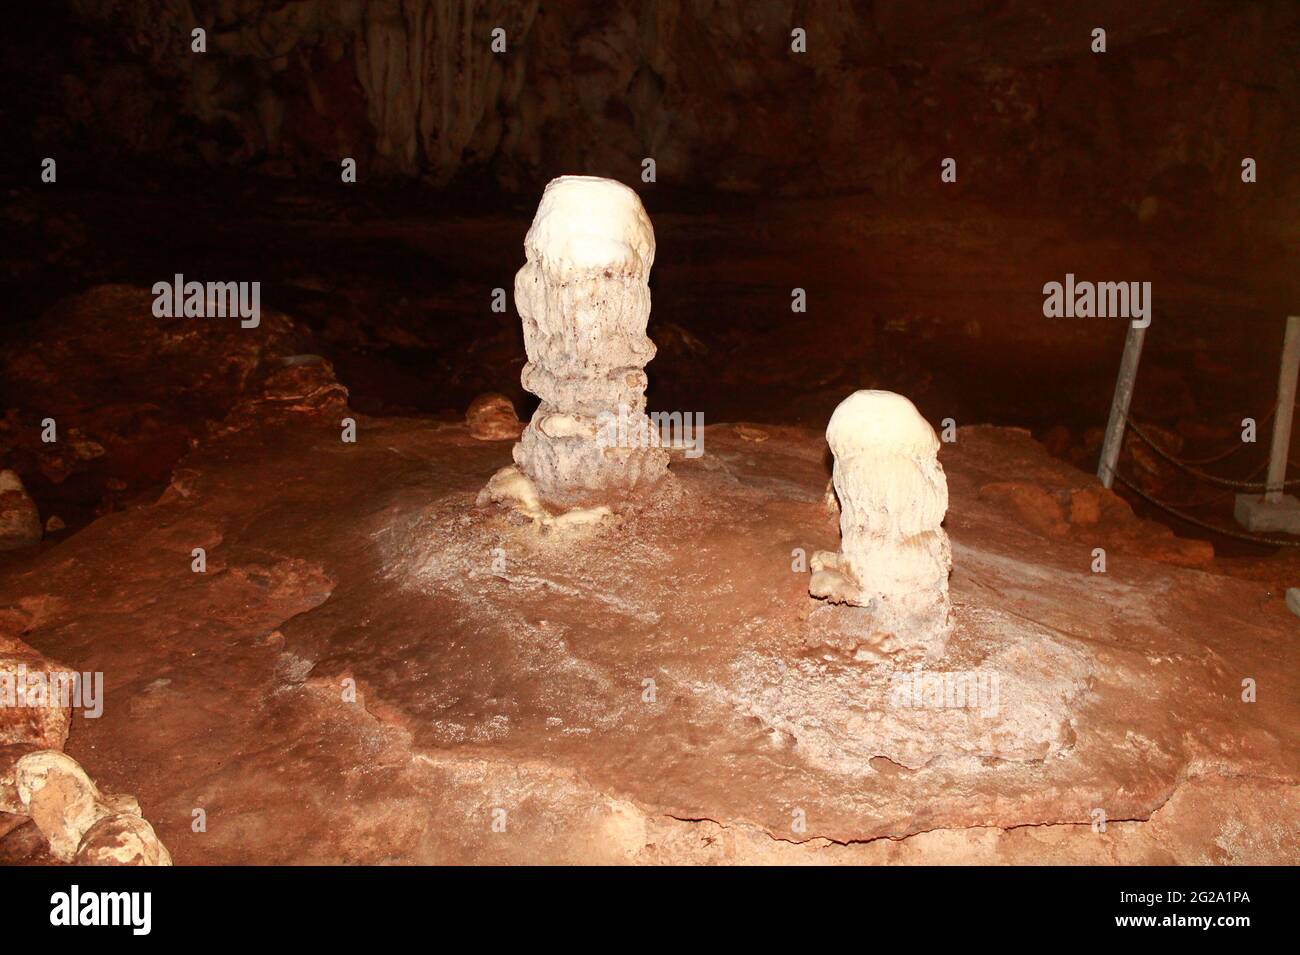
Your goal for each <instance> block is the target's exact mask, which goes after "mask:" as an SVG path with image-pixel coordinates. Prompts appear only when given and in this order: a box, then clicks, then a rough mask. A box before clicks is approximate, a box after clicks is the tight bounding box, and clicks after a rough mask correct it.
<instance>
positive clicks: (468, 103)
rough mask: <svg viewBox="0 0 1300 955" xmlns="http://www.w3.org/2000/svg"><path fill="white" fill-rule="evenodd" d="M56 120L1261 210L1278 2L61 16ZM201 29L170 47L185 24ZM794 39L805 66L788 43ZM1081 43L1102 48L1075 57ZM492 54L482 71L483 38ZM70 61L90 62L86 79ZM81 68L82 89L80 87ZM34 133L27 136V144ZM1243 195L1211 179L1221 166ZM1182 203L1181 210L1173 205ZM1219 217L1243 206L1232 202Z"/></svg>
mask: <svg viewBox="0 0 1300 955" xmlns="http://www.w3.org/2000/svg"><path fill="white" fill-rule="evenodd" d="M68 10H69V12H70V14H71V15H72V17H73V18H74V22H75V24H76V25H77V28H78V29H81V30H84V31H87V35H88V36H90V37H93V40H89V41H87V40H84V39H83V42H82V43H81V44H80V45H79V46H78V47H77V49H76V50H75V51H74V55H73V56H72V57H71V58H67V59H65V60H64V61H63V62H62V64H61V66H60V70H61V73H62V75H61V76H60V78H59V81H58V84H57V86H58V92H59V96H60V98H61V102H62V110H61V112H62V116H61V117H60V119H61V120H63V122H62V123H59V122H53V121H51V122H48V123H46V124H44V128H43V131H42V132H43V134H48V135H49V136H53V137H58V136H60V135H62V136H64V137H67V136H75V137H80V138H81V139H82V140H84V141H88V142H89V144H90V145H91V148H95V149H103V150H126V151H129V152H135V153H148V154H154V155H167V156H171V157H182V158H185V159H188V160H193V161H197V162H200V163H203V164H208V165H226V164H235V165H250V164H251V165H253V166H256V167H258V168H261V169H263V170H265V171H269V172H279V173H282V174H289V173H291V172H300V171H301V170H302V169H303V168H304V167H309V166H313V165H314V166H315V167H316V168H319V169H322V170H323V169H325V168H327V166H329V165H332V166H333V167H334V168H337V161H338V158H339V157H340V156H344V155H350V156H355V157H357V158H358V160H359V161H360V162H361V164H362V172H363V174H364V175H394V176H420V177H423V178H426V179H427V180H428V181H430V182H431V183H433V184H435V185H445V184H447V183H449V182H452V181H453V180H455V179H456V177H457V176H460V175H464V174H468V173H479V174H487V175H489V176H491V177H492V178H493V179H495V180H496V181H497V182H499V183H500V184H501V185H503V186H504V187H506V188H508V189H516V188H523V187H527V188H532V187H535V186H536V184H538V183H540V182H543V181H545V180H546V179H547V178H549V177H550V176H552V175H554V174H557V173H559V172H561V171H565V172H572V171H579V170H581V171H585V172H592V173H597V174H605V175H613V176H616V177H618V178H620V179H624V180H629V179H633V178H634V177H635V176H636V175H637V174H638V173H639V171H640V163H641V160H642V158H643V157H646V156H652V157H654V159H655V160H656V163H657V166H658V180H659V182H660V183H672V184H675V185H691V186H700V187H708V188H718V189H726V190H734V191H738V192H748V193H755V192H781V193H788V194H828V193H836V192H841V191H852V192H870V193H874V194H877V195H880V196H882V197H891V196H894V197H898V196H908V195H911V194H914V193H915V191H916V189H917V187H918V185H921V184H928V183H933V182H937V178H938V177H937V169H938V161H939V160H940V159H941V158H942V157H944V156H949V155H952V156H956V157H958V159H959V162H960V176H959V188H960V189H961V190H969V191H973V192H977V193H982V194H984V195H987V196H988V197H992V198H1006V199H1022V198H1023V199H1031V200H1032V199H1041V200H1050V201H1064V202H1077V203H1096V202H1099V201H1101V202H1106V203H1108V204H1111V205H1117V206H1118V207H1120V208H1128V209H1129V210H1130V211H1134V212H1136V211H1137V210H1138V208H1139V206H1140V204H1141V203H1142V202H1143V201H1148V202H1149V201H1150V199H1149V197H1151V196H1155V197H1158V198H1164V199H1167V200H1168V201H1170V202H1173V203H1175V204H1176V203H1178V202H1179V201H1186V199H1185V197H1186V196H1187V195H1188V194H1189V193H1202V192H1206V191H1208V192H1210V193H1212V194H1214V195H1215V196H1216V197H1217V198H1219V199H1221V200H1223V201H1225V202H1227V203H1229V204H1231V205H1232V206H1234V207H1236V206H1244V205H1245V204H1247V203H1249V202H1252V201H1253V202H1256V203H1259V204H1260V206H1261V209H1262V208H1263V207H1265V206H1272V207H1274V208H1276V204H1277V203H1278V202H1279V200H1280V199H1281V198H1282V197H1286V201H1288V202H1289V201H1290V199H1291V198H1292V197H1294V196H1296V195H1297V194H1300V188H1297V179H1296V173H1295V172H1294V171H1293V170H1292V169H1290V168H1288V167H1289V166H1290V165H1291V164H1290V163H1289V162H1288V160H1287V157H1288V156H1290V155H1294V150H1295V148H1296V146H1297V145H1300V143H1297V142H1296V141H1295V140H1296V138H1297V133H1296V131H1295V129H1294V124H1292V123H1289V122H1288V119H1289V118H1290V117H1292V116H1294V115H1295V109H1296V106H1297V100H1298V99H1300V78H1298V76H1297V68H1296V63H1297V56H1296V54H1297V53H1300V5H1297V4H1295V3H1292V2H1248V3H1243V2H1236V0H1231V2H1214V0H1174V2H1166V0H1150V2H1144V3H1141V4H1133V3H1131V2H1128V0H1101V2H1094V3H1079V4H1076V3H1068V4H1065V3H1042V2H1031V0H983V2H975V0H928V2H925V3H918V2H915V0H819V2H791V0H755V2H746V3H735V2H732V3H722V2H714V0H604V2H577V0H573V2H561V3H554V4H543V3H541V2H540V0H523V2H507V0H459V2H453V0H442V2H438V0H370V2H362V0H289V2H275V0H206V2H205V0H69V7H68ZM196 25H199V26H203V27H205V28H206V29H207V30H208V39H209V47H208V52H207V53H206V54H203V55H197V54H192V53H191V52H190V49H189V37H190V30H191V29H192V28H193V27H194V26H196ZM795 26H802V27H804V28H805V29H806V30H807V31H808V52H807V53H806V54H802V55H800V54H794V53H792V52H791V50H790V30H791V29H792V28H793V27H795ZM1094 26H1104V27H1105V28H1107V31H1108V37H1107V40H1108V52H1107V53H1106V54H1105V55H1104V56H1103V55H1096V54H1093V53H1092V52H1090V50H1089V41H1090V33H1091V30H1092V28H1093V27H1094ZM495 27H502V28H503V29H505V31H506V35H507V43H508V49H507V52H506V53H504V54H497V53H493V52H492V51H491V49H490V47H489V43H490V34H491V31H492V30H493V28H495ZM90 61H94V62H95V64H96V67H95V69H94V70H90V69H88V68H87V64H88V62H90ZM92 76H93V77H94V78H93V79H91V78H90V77H92ZM39 139H40V136H38V140H39ZM1247 155H1249V156H1253V157H1254V158H1255V159H1257V160H1258V162H1259V164H1260V167H1261V173H1260V177H1261V182H1271V186H1272V188H1270V189H1269V190H1267V191H1268V196H1267V197H1264V196H1262V195H1261V193H1263V192H1265V190H1262V189H1261V190H1255V191H1254V194H1253V195H1252V194H1251V193H1250V191H1249V190H1240V189H1235V188H1234V185H1235V184H1237V183H1238V182H1239V171H1240V162H1241V158H1242V157H1243V156H1247ZM1180 197H1182V198H1180ZM1240 211H1248V210H1246V209H1244V208H1243V209H1241V210H1240Z"/></svg>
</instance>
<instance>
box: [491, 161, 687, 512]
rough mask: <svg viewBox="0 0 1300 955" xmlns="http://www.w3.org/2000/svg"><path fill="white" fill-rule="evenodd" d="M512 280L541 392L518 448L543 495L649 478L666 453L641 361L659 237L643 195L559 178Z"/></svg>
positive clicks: (562, 497)
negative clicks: (626, 438) (614, 435)
mask: <svg viewBox="0 0 1300 955" xmlns="http://www.w3.org/2000/svg"><path fill="white" fill-rule="evenodd" d="M524 250H525V254H526V256H527V262H526V263H525V265H524V267H523V268H522V269H520V270H519V273H518V275H516V276H515V301H516V303H517V304H518V308H519V314H520V316H521V317H522V318H523V327H524V346H525V349H526V350H527V353H528V362H527V364H525V365H524V370H523V374H522V376H521V380H522V382H523V386H524V387H525V388H526V389H527V390H528V391H530V392H532V393H533V394H535V395H537V396H538V397H539V398H541V399H542V401H541V404H540V405H539V406H538V408H537V411H536V413H534V415H533V418H532V421H530V422H529V424H528V427H527V428H526V429H524V433H523V436H522V437H521V439H520V441H519V443H518V444H516V445H515V449H514V460H515V463H516V465H518V467H519V469H520V470H521V471H522V473H523V474H524V475H526V476H527V477H528V479H529V480H531V481H532V482H533V484H534V485H536V487H537V490H538V492H539V493H540V495H541V496H542V498H543V499H545V500H549V501H553V502H556V503H559V504H574V503H580V502H592V501H595V500H598V499H604V498H606V497H609V496H611V495H617V496H625V495H626V494H627V493H628V492H630V491H632V490H633V489H638V488H645V487H648V486H651V485H653V484H654V483H655V482H657V481H658V480H659V479H660V478H662V477H663V475H664V473H665V472H666V470H667V467H668V453H667V452H666V451H664V450H662V449H661V448H659V447H656V446H654V445H653V444H652V443H651V442H649V441H641V440H634V441H630V442H624V443H625V444H627V445H629V446H611V442H610V441H608V440H607V436H608V433H609V429H608V427H607V425H608V422H609V421H610V420H617V421H619V422H620V424H621V426H622V427H621V428H620V432H621V433H624V434H630V435H633V436H648V435H649V434H650V421H649V418H648V417H647V416H646V413H645V405H646V401H645V389H646V375H645V371H644V368H645V366H646V363H648V362H649V361H650V360H651V359H652V358H654V355H655V346H654V342H652V341H651V340H650V339H649V338H648V337H646V333H645V332H646V323H647V322H648V321H649V318H650V286H649V284H648V281H649V277H650V267H651V265H652V264H653V263H654V256H655V237H654V229H653V228H652V227H651V225H650V219H649V218H648V217H647V216H646V213H645V209H644V208H642V206H641V200H640V199H639V198H638V197H637V194H636V193H635V192H633V191H632V190H631V189H629V188H628V187H627V186H625V185H623V184H622V183H619V182H615V181H613V180H610V179H599V178H595V177H591V176H562V177H560V178H559V179H554V180H552V181H551V182H550V184H549V185H547V187H546V191H545V192H544V193H543V195H542V201H541V204H540V205H539V206H538V208H537V215H536V216H535V217H534V219H533V224H532V227H531V228H529V230H528V235H527V237H526V238H525V240H524Z"/></svg>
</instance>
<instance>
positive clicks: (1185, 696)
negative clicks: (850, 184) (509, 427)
mask: <svg viewBox="0 0 1300 955" xmlns="http://www.w3.org/2000/svg"><path fill="white" fill-rule="evenodd" d="M764 430H765V431H766V432H767V433H768V436H769V437H768V440H766V441H764V442H762V443H761V444H760V443H754V442H753V441H747V440H745V439H744V437H743V436H742V435H741V434H739V433H738V431H737V429H736V428H733V427H730V426H726V425H721V426H714V427H711V428H709V429H708V432H707V440H706V448H707V449H708V453H706V454H705V455H704V456H703V457H701V458H699V459H697V460H688V459H685V458H680V459H678V460H675V461H674V464H673V470H672V473H673V475H674V478H673V480H671V481H670V482H668V484H667V485H666V486H665V488H664V489H663V491H662V492H661V493H660V495H659V496H658V497H657V498H656V499H654V500H653V501H651V502H649V503H647V504H646V505H644V506H643V507H642V508H641V509H639V510H636V509H634V510H628V511H626V512H624V513H623V514H622V515H621V520H619V521H617V522H610V523H607V524H602V525H595V526H591V527H586V528H579V529H576V530H574V531H572V532H571V533H565V534H539V533H538V532H537V531H535V530H534V529H533V527H532V525H531V524H530V523H529V522H526V521H524V520H522V519H520V518H518V517H515V516H511V515H510V514H509V513H508V512H505V511H501V510H498V509H495V508H483V509H478V508H475V507H474V499H475V496H476V494H477V493H478V491H479V489H481V488H482V487H483V485H484V484H485V482H486V481H487V479H488V477H489V476H490V475H491V474H492V473H494V471H496V470H497V469H498V468H499V467H501V466H502V465H503V464H505V463H507V462H508V459H509V450H508V448H506V447H505V446H503V445H495V444H489V443H484V442H480V441H476V440H474V439H473V438H471V437H470V435H469V433H468V430H467V429H466V428H465V427H464V426H461V425H435V424H432V423H430V422H427V421H418V420H410V419H360V422H359V429H358V433H359V435H360V437H359V440H358V442H357V443H356V444H344V443H342V442H340V441H339V437H338V431H337V428H336V424H335V422H333V421H331V420H329V418H328V417H321V416H313V415H309V414H295V415H287V416H283V417H280V418H277V419H276V420H273V421H270V422H267V423H265V424H261V425H258V424H256V423H255V422H254V423H250V424H248V426H246V427H240V428H238V429H233V430H229V431H227V432H226V433H224V434H222V435H221V436H219V437H216V438H214V439H213V440H212V441H211V442H210V443H208V444H206V445H205V446H203V447H201V448H199V449H198V450H196V451H195V452H194V453H192V454H191V455H190V456H189V457H188V458H187V459H186V460H185V461H184V462H183V468H182V471H180V472H178V478H177V481H178V482H179V483H178V484H176V485H175V486H176V487H177V488H178V490H177V491H176V493H169V494H168V495H166V496H164V499H163V500H162V501H160V502H159V503H157V504H155V505H152V506H149V507H142V508H137V509H135V510H133V511H130V512H125V513H120V514H113V515H109V516H107V517H105V518H102V519H100V520H99V521H97V522H95V523H94V524H93V525H91V526H90V527H88V528H87V529H85V530H84V531H82V532H81V533H80V534H78V535H76V536H75V537H72V538H70V539H69V540H67V541H66V542H64V543H62V544H60V545H59V546H58V547H56V548H54V549H52V550H50V551H47V552H45V553H43V554H42V555H41V556H40V557H38V558H37V559H36V560H35V561H34V563H33V564H32V566H31V567H30V568H29V569H26V570H25V571H23V572H20V573H14V574H11V575H9V576H8V577H7V578H6V579H4V580H3V581H0V610H2V609H4V608H8V607H18V606H24V605H26V606H32V605H33V604H32V601H39V606H41V607H42V613H41V615H40V617H39V619H33V620H32V621H31V622H30V623H29V625H28V629H27V632H26V633H25V637H24V638H25V639H27V640H30V641H31V643H32V644H33V645H34V646H36V647H38V648H40V649H41V650H42V651H44V652H48V653H56V654H57V655H59V657H60V658H61V659H66V660H68V661H70V662H71V663H72V664H74V665H75V666H76V667H77V668H78V669H95V670H102V671H104V673H105V675H106V700H105V712H104V715H103V717H102V718H101V719H99V720H95V721H86V722H85V723H84V725H82V724H79V725H78V727H77V729H76V732H75V733H74V734H73V736H72V739H71V743H70V746H69V752H70V754H72V755H73V756H75V757H76V758H78V759H80V760H82V761H83V762H84V765H85V766H86V768H87V769H88V770H89V771H90V772H91V774H92V775H93V776H94V778H95V779H96V780H98V781H99V782H100V783H101V784H102V785H104V786H106V787H107V788H109V789H130V790H131V791H133V792H136V793H138V795H139V797H140V801H141V802H142V803H143V804H145V805H147V806H148V807H149V808H150V811H149V817H150V818H151V819H152V820H153V821H154V824H155V826H156V828H157V830H158V834H159V836H160V837H161V838H162V840H163V842H164V843H165V844H166V845H168V846H169V847H170V848H171V850H172V852H173V853H174V855H175V857H176V859H177V861H178V862H180V863H182V864H185V863H233V862H258V863H291V862H301V863H310V862H368V863H379V862H481V863H484V862H485V863H498V862H542V861H549V862H609V863H623V862H631V863H655V862H684V861H689V862H813V861H815V862H976V861H981V862H1202V861H1212V862H1232V863H1247V862H1285V863H1295V862H1296V861H1300V859H1298V858H1297V849H1296V845H1295V842H1294V819H1295V816H1296V812H1297V808H1298V806H1300V797H1298V796H1297V793H1298V792H1300V789H1298V787H1297V781H1298V777H1300V746H1297V726H1300V720H1298V719H1297V714H1298V713H1300V706H1298V705H1297V702H1296V701H1297V699H1300V693H1297V679H1298V678H1297V676H1296V670H1295V667H1294V666H1292V665H1291V663H1290V662H1289V660H1290V658H1291V656H1293V654H1292V653H1291V651H1292V648H1293V646H1294V620H1293V618H1291V617H1290V615H1289V614H1288V613H1287V611H1286V609H1285V607H1284V606H1283V602H1282V600H1281V597H1280V595H1274V596H1269V595H1268V593H1267V591H1266V590H1265V589H1264V587H1263V586H1262V585H1259V584H1255V583H1252V582H1250V581H1242V580H1237V579H1232V578H1228V577H1223V576H1218V575H1216V574H1213V573H1207V572H1204V571H1198V570H1186V569H1182V568H1179V567H1175V566H1170V565H1169V564H1165V563H1156V562H1152V561H1151V560H1149V559H1147V558H1146V557H1145V556H1144V553H1143V547H1144V546H1147V545H1151V546H1154V547H1155V548H1156V551H1157V552H1160V551H1161V550H1162V549H1164V548H1165V547H1166V545H1165V544H1164V543H1162V537H1161V535H1158V534H1156V533H1155V532H1154V530H1153V527H1152V525H1148V524H1145V523H1142V522H1139V521H1136V519H1134V523H1133V524H1127V523H1125V524H1123V525H1116V526H1112V525H1109V524H1108V523H1107V518H1106V516H1105V514H1106V509H1105V508H1104V507H1100V506H1099V512H1100V513H1101V515H1102V516H1101V517H1100V519H1099V521H1098V522H1097V523H1095V524H1084V525H1078V526H1073V525H1072V526H1071V528H1070V531H1069V533H1068V534H1067V535H1066V536H1063V537H1062V536H1044V535H1043V534H1041V533H1038V532H1035V531H1034V530H1032V529H1030V528H1027V527H1025V526H1024V525H1023V522H1022V521H1020V520H1019V519H1017V518H1016V517H1015V516H1014V515H1009V514H1008V513H1007V512H1006V511H1005V510H1004V508H1003V506H1002V504H1001V502H999V501H995V500H983V499H981V496H980V494H979V489H980V488H982V487H984V486H986V485H988V484H990V483H993V482H995V481H1000V480H1007V479H1008V476H1014V478H1015V480H1017V481H1021V482H1028V483H1033V484H1036V485H1039V486H1041V487H1044V488H1048V489H1050V493H1052V494H1054V495H1055V494H1057V493H1058V492H1063V493H1065V495H1066V496H1065V499H1066V500H1068V499H1069V494H1068V492H1069V490H1070V489H1071V488H1080V487H1085V486H1087V485H1088V484H1089V483H1090V482H1091V480H1092V479H1091V478H1089V477H1088V476H1087V475H1083V474H1081V473H1079V472H1076V471H1073V470H1072V469H1070V468H1069V467H1068V466H1067V465H1064V464H1062V463H1060V462H1058V461H1054V460H1052V459H1050V458H1049V457H1048V456H1047V455H1046V454H1045V453H1044V451H1043V450H1042V448H1041V447H1040V446H1039V445H1037V444H1036V443H1034V442H1033V441H1032V440H1030V439H1029V437H1028V436H1027V435H1026V434H1025V433H1023V432H1016V431H1008V430H1002V429H993V428H966V429H962V430H961V431H960V432H959V439H958V441H957V442H956V444H953V445H946V446H945V447H944V449H943V450H942V452H941V459H942V463H943V466H944V468H945V470H946V472H947V474H948V480H949V486H950V492H951V505H950V508H949V512H948V520H947V525H946V526H947V530H948V532H949V534H950V535H951V537H952V541H953V551H954V573H953V576H952V580H951V587H952V599H953V604H954V619H955V623H956V627H955V630H954V633H953V636H952V638H951V641H950V643H949V647H948V652H947V656H946V657H945V659H944V660H943V661H942V664H941V665H940V666H939V667H938V668H937V669H939V670H941V671H943V672H971V671H993V672H996V673H997V674H998V675H999V678H1000V682H999V699H998V701H997V704H996V706H992V707H988V708H985V709H979V708H967V709H953V708H945V707H934V706H929V707H926V706H921V707H899V706H897V705H892V704H891V702H890V689H891V681H892V680H893V679H895V678H896V674H895V673H894V664H893V663H892V661H890V660H888V659H882V660H875V661H866V662H855V661H853V660H852V659H851V653H850V652H847V648H841V647H838V646H835V645H833V644H828V643H827V642H826V641H824V640H822V639H821V637H820V636H819V634H818V631H817V628H816V626H815V625H814V623H813V622H812V620H811V615H812V611H813V610H814V607H815V601H812V600H811V599H809V597H808V596H807V593H806V589H807V579H806V577H805V576H804V575H803V574H800V573H795V572H792V570H791V555H792V551H793V550H794V549H795V548H802V549H804V550H805V551H806V552H811V551H813V550H815V549H818V548H831V547H834V546H835V543H836V532H835V527H834V524H833V523H832V522H831V521H829V520H828V519H827V516H826V513H825V511H824V509H823V503H822V495H823V490H824V488H825V486H826V479H827V471H826V467H825V463H824V461H825V446H824V443H823V441H822V439H821V437H820V435H817V434H814V433H811V432H807V431H802V430H796V429H792V428H784V427H777V426H764ZM182 474H183V477H181V476H180V475H182ZM182 487H183V492H182V491H181V490H179V488H182ZM1108 535H1109V536H1108ZM1094 537H1095V538H1096V539H1097V540H1098V541H1100V542H1101V543H1100V544H1096V545H1095V544H1094V540H1093V538H1094ZM1107 541H1111V542H1112V545H1113V543H1114V541H1120V542H1122V543H1123V546H1116V547H1115V549H1114V552H1113V553H1112V554H1111V556H1110V561H1109V567H1108V573H1106V574H1094V573H1092V572H1091V570H1090V562H1091V549H1092V547H1093V546H1111V545H1108V544H1107ZM196 546H204V547H206V548H207V551H208V568H207V572H206V573H203V574H197V573H192V572H191V570H190V551H191V549H192V548H193V547H196ZM74 597H75V599H72V598H74ZM24 601H26V602H27V603H26V604H24ZM1246 679H1250V680H1253V681H1255V685H1256V687H1257V692H1258V702H1254V703H1247V702H1243V700H1242V681H1243V680H1246ZM647 681H653V682H647ZM196 809H203V810H204V813H205V815H206V820H207V824H206V828H205V831H202V832H195V831H193V830H192V828H191V823H192V820H193V818H194V811H195V810H196ZM1097 810H1100V811H1101V812H1102V813H1104V817H1105V819H1106V820H1108V823H1107V825H1106V827H1105V831H1094V828H1093V824H1094V822H1095V821H1096V820H1097V818H1098V816H1097ZM499 811H503V812H504V814H502V812H499ZM494 822H498V823H500V822H504V829H505V831H503V832H501V831H494ZM497 828H501V826H500V825H498V826H497ZM18 836H19V834H18V833H14V834H12V835H11V836H10V837H9V838H8V839H5V840H0V857H3V858H24V857H25V856H24V852H25V851H26V850H25V848H24V846H23V844H22V842H21V840H19V839H18ZM15 840H17V841H15Z"/></svg>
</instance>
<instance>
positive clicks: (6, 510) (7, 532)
mask: <svg viewBox="0 0 1300 955" xmlns="http://www.w3.org/2000/svg"><path fill="white" fill-rule="evenodd" d="M40 540H41V515H40V513H39V512H38V511H37V510H36V502H35V501H33V500H32V499H31V497H29V496H28V494H27V489H26V488H25V487H23V482H22V479H21V478H19V477H18V475H17V474H15V473H14V472H13V471H8V470H6V471H0V550H17V549H19V548H20V547H30V546H32V545H33V544H37V543H40Z"/></svg>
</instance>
